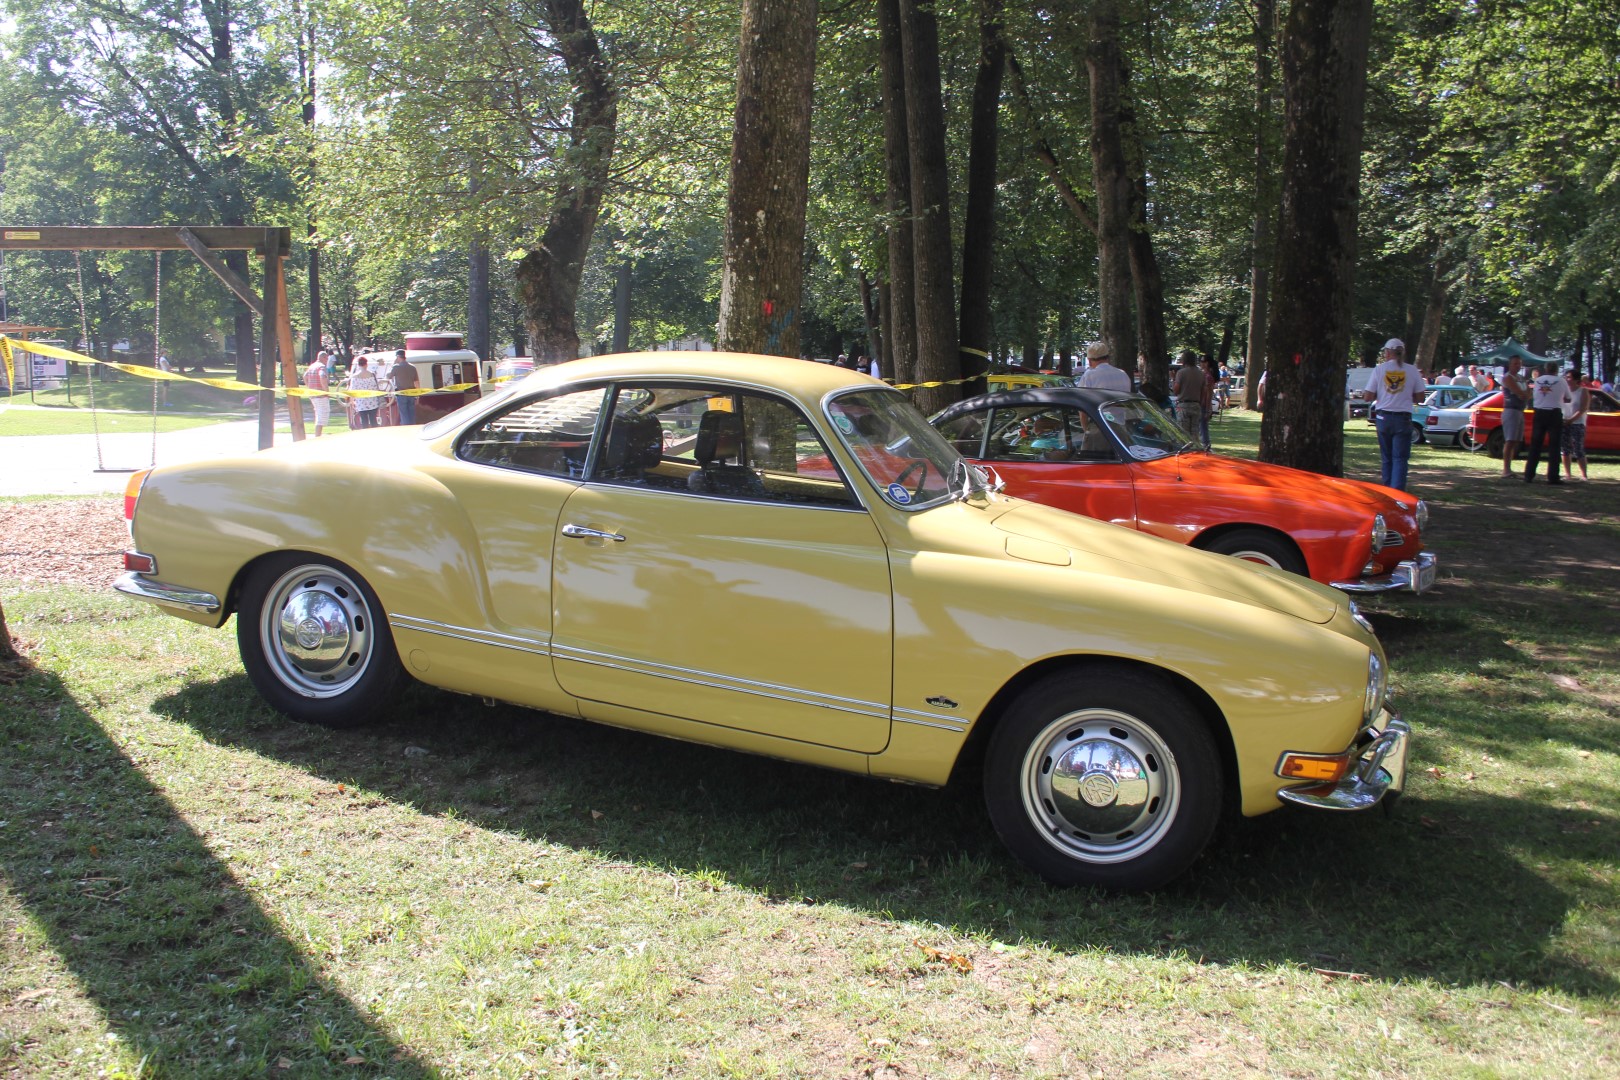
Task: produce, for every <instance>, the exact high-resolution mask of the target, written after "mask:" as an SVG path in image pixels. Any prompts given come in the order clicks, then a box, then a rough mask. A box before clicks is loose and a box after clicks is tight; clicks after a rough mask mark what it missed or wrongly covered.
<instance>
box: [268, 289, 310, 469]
mask: <svg viewBox="0 0 1620 1080" xmlns="http://www.w3.org/2000/svg"><path fill="white" fill-rule="evenodd" d="M273 261H274V262H275V264H276V301H277V302H276V338H277V339H278V340H279V341H280V343H281V385H283V386H297V385H298V361H297V360H296V359H294V357H293V336H292V313H291V312H290V311H288V309H287V260H286V259H279V258H278V259H275V260H273ZM287 421H288V423H290V424H291V425H292V437H293V442H303V441H304V401H303V399H302V398H300V397H296V396H294V395H292V394H288V395H287Z"/></svg>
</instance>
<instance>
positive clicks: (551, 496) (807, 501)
mask: <svg viewBox="0 0 1620 1080" xmlns="http://www.w3.org/2000/svg"><path fill="white" fill-rule="evenodd" d="M126 506H127V508H128V509H127V513H128V515H129V517H130V519H131V520H130V529H131V536H132V538H133V545H134V548H133V550H132V551H131V552H129V553H128V554H127V555H126V562H125V566H126V569H127V571H128V572H127V573H125V574H124V575H123V576H122V577H121V578H120V579H119V580H118V583H117V588H118V589H119V590H120V591H122V592H124V593H126V594H128V595H130V596H133V597H138V598H140V599H143V600H148V601H151V602H153V603H156V604H159V605H161V606H162V607H163V608H164V609H166V610H168V611H170V612H172V613H174V614H176V615H179V616H181V617H183V618H186V619H190V620H192V621H194V622H198V623H202V624H203V625H205V626H214V627H217V626H220V625H222V624H223V623H224V622H225V621H226V619H227V618H228V617H229V616H230V615H231V614H232V613H233V612H235V613H236V614H237V624H236V625H237V638H238V641H239V644H240V647H241V652H242V661H243V664H244V665H245V667H246V669H247V673H248V675H249V677H250V678H251V679H252V681H253V683H254V685H255V686H256V687H257V688H258V690H259V692H260V693H261V694H262V695H263V696H264V697H265V698H266V699H267V700H268V701H269V703H270V704H271V705H272V706H274V707H275V708H276V709H278V710H280V711H281V712H283V713H285V714H287V715H288V716H290V717H292V718H294V719H296V720H301V721H308V722H312V723H317V724H326V725H330V726H333V727H343V726H350V725H354V724H359V723H363V722H365V721H368V720H371V719H374V718H376V717H378V716H380V715H382V714H384V713H386V712H387V710H388V708H389V704H390V699H391V697H392V696H393V694H394V691H395V690H396V689H397V688H398V687H399V686H400V685H401V683H402V681H403V678H404V676H405V675H407V674H408V675H410V676H411V677H413V678H415V679H418V680H421V681H422V682H425V683H429V684H431V685H433V686H438V687H442V688H444V689H446V690H453V691H458V692H460V693H465V694H474V695H478V696H481V697H486V698H491V699H498V700H501V701H507V702H515V703H518V704H521V705H526V706H531V707H533V708H536V709H542V710H545V711H547V712H551V713H557V714H563V715H568V716H578V717H584V718H586V719H589V720H595V721H600V722H602V723H607V724H616V725H621V726H624V727H630V728H636V729H640V730H644V731H650V732H656V733H658V734H662V735H669V736H674V737H676V738H682V739H691V740H696V741H699V742H704V743H711V744H714V745H718V746H726V747H731V748H734V749H738V750H747V751H752V752H754V753H760V754H769V755H773V756H776V757H781V758H788V759H791V760H794V761H802V762H809V763H813V764H817V765H825V766H828V767H831V768H836V769H844V770H847V771H849V772H855V773H862V774H866V775H870V776H875V777H886V778H889V779H893V780H903V781H909V782H913V783H919V784H930V785H939V784H944V783H946V782H947V781H948V780H949V779H950V778H951V776H952V773H953V771H955V770H956V769H957V767H958V766H959V764H961V763H963V762H965V761H972V762H981V761H982V764H983V772H984V791H985V798H986V802H987V804H988V808H989V813H990V817H991V818H992V820H993V821H994V824H995V827H996V829H997V831H998V832H999V834H1000V835H1001V837H1002V839H1003V840H1004V841H1005V842H1006V844H1007V846H1008V847H1009V848H1010V849H1011V850H1012V851H1013V853H1014V854H1016V855H1017V857H1018V858H1019V859H1021V860H1022V861H1023V862H1024V863H1026V864H1027V865H1028V866H1029V867H1030V868H1032V869H1033V870H1034V871H1035V872H1036V873H1038V874H1040V875H1041V876H1042V877H1044V878H1046V879H1048V880H1049V881H1052V882H1056V883H1062V884H1092V885H1101V886H1106V887H1111V888H1119V889H1144V888H1151V887H1153V886H1156V885H1159V884H1161V883H1163V882H1165V881H1167V880H1169V879H1170V878H1172V877H1174V876H1175V875H1177V874H1179V873H1181V872H1182V871H1184V870H1185V869H1186V868H1187V867H1188V866H1189V865H1190V864H1191V863H1192V862H1193V860H1194V859H1195V858H1196V857H1197V856H1198V854H1199V852H1200V850H1201V849H1202V848H1203V847H1204V845H1205V843H1206V841H1207V840H1208V839H1209V837H1210V835H1211V833H1212V831H1213V830H1214V828H1215V825H1216V822H1217V821H1219V820H1220V819H1221V817H1222V812H1223V811H1224V810H1226V809H1229V808H1230V809H1237V810H1240V811H1241V812H1242V813H1244V814H1247V815H1256V814H1263V813H1266V812H1267V811H1270V810H1275V809H1277V808H1278V807H1280V806H1281V805H1283V803H1284V802H1291V803H1296V804H1300V805H1304V806H1308V807H1318V808H1324V809H1338V810H1359V809H1365V808H1367V807H1370V806H1373V805H1375V804H1376V803H1378V802H1379V801H1380V800H1381V799H1384V798H1387V797H1393V796H1394V795H1396V794H1398V793H1399V792H1400V790H1401V788H1402V785H1403V783H1404V780H1405V772H1406V757H1407V748H1408V739H1409V731H1408V728H1407V726H1406V725H1405V724H1403V723H1402V722H1401V721H1400V719H1399V718H1397V717H1395V716H1393V715H1392V714H1391V713H1390V712H1389V711H1388V710H1387V709H1386V708H1385V701H1384V697H1385V682H1386V671H1385V662H1384V653H1383V650H1382V648H1381V647H1380V646H1379V643H1378V640H1377V638H1376V637H1375V636H1374V635H1373V633H1372V632H1371V628H1370V626H1369V625H1368V623H1367V621H1366V620H1365V619H1364V618H1363V617H1362V616H1361V615H1360V614H1359V613H1358V612H1357V611H1356V610H1355V607H1354V605H1353V604H1352V603H1351V602H1350V601H1349V600H1348V599H1347V598H1346V597H1345V596H1344V595H1342V594H1341V593H1338V592H1335V591H1334V590H1332V589H1329V588H1327V587H1325V586H1322V585H1317V584H1314V583H1312V582H1310V581H1308V580H1306V579H1304V578H1300V577H1296V576H1294V575H1291V574H1285V573H1282V572H1280V571H1274V570H1271V569H1269V568H1266V567H1261V566H1257V565H1254V564H1249V563H1243V562H1239V561H1237V560H1234V559H1229V558H1225V557H1223V556H1219V555H1211V554H1207V553H1205V552H1202V551H1196V550H1193V549H1191V548H1187V547H1184V546H1182V545H1179V544H1174V543H1171V542H1169V541H1165V540H1160V539H1156V538H1154V537H1150V536H1146V535H1143V534H1141V533H1137V532H1133V531H1131V530H1129V529H1123V528H1119V527H1117V526H1113V525H1108V524H1104V523H1101V522H1097V521H1092V520H1089V519H1086V518H1082V517H1079V516H1077V515H1073V514H1069V513H1066V512H1064V511H1061V510H1055V509H1052V508H1049V507H1045V506H1039V505H1036V504H1034V503H1027V502H1023V501H1021V500H1018V499H1013V498H1008V497H1005V496H1003V495H1001V494H1000V493H999V492H998V491H997V490H996V484H995V483H994V477H993V476H992V475H987V474H986V473H984V472H981V471H980V470H978V469H975V468H973V467H971V466H969V465H968V464H967V463H965V462H964V461H963V460H962V459H961V458H960V457H959V456H958V455H957V453H956V452H955V450H953V449H952V447H951V446H950V444H949V443H947V442H946V441H945V440H944V439H943V438H942V437H941V436H940V435H939V434H938V433H937V432H936V431H935V430H934V429H933V428H931V427H930V426H929V425H928V423H927V421H926V420H924V419H923V417H922V415H921V414H920V413H918V412H917V411H916V409H915V408H914V407H913V406H912V405H911V403H910V401H909V400H908V399H907V397H906V395H905V394H904V393H902V392H901V391H899V390H896V389H894V388H893V387H890V386H888V385H885V384H884V383H882V382H879V381H877V380H875V379H871V378H868V377H866V376H864V375H858V374H855V373H853V372H850V371H845V370H841V369H838V368H834V367H830V366H826V365H821V364H816V363H811V362H807V361H801V360H792V359H783V358H779V357H763V356H744V355H735V354H726V353H672V352H660V353H645V354H638V355H625V356H611V357H604V358H599V359H591V360H580V361H576V362H573V363H569V364H563V365H559V366H556V367H550V368H542V369H540V370H538V371H536V372H535V373H534V374H533V375H531V376H529V377H527V378H525V379H523V380H522V381H520V382H516V383H511V384H508V385H506V386H505V387H503V388H501V389H500V390H498V391H496V392H494V393H492V394H490V395H488V396H486V397H484V398H483V399H482V400H479V401H475V402H473V403H471V404H469V405H468V406H466V407H465V408H463V409H461V410H459V411H457V412H455V413H453V414H451V415H449V416H446V417H444V418H442V419H440V420H437V421H435V422H434V423H432V424H429V425H428V426H426V427H406V428H380V429H374V430H369V431H363V432H359V433H355V434H351V435H344V436H337V437H328V438H323V439H319V440H308V441H305V442H302V443H299V444H295V445H293V446H290V447H285V448H280V449H275V450H269V451H264V452H262V453H256V454H250V455H246V456H242V457H235V458H227V459H221V460H215V461H211V462H204V463H197V464H188V465H172V466H165V467H161V468H158V469H154V470H152V471H151V472H149V473H147V474H145V475H144V476H142V477H139V478H137V479H136V480H134V481H132V482H131V484H130V489H129V498H128V499H126Z"/></svg>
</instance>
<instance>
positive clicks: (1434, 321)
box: [1412, 250, 1451, 374]
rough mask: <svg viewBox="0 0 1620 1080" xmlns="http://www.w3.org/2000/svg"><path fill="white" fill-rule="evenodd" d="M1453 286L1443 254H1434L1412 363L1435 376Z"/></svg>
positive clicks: (1437, 251) (1438, 252)
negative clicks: (1448, 300) (1441, 334)
mask: <svg viewBox="0 0 1620 1080" xmlns="http://www.w3.org/2000/svg"><path fill="white" fill-rule="evenodd" d="M1450 292H1451V285H1450V283H1449V282H1448V281H1447V280H1446V267H1445V264H1444V262H1443V261H1442V259H1441V253H1440V251H1439V250H1436V251H1435V253H1434V267H1433V269H1432V270H1431V271H1430V272H1429V291H1428V297H1427V299H1426V300H1425V302H1424V305H1423V329H1422V330H1421V331H1419V332H1418V343H1417V352H1416V353H1415V354H1414V355H1413V357H1412V362H1413V363H1414V364H1416V365H1417V367H1418V370H1420V371H1423V372H1427V373H1429V374H1433V373H1434V371H1435V364H1436V355H1437V354H1438V353H1439V351H1440V331H1441V329H1442V328H1443V327H1444V325H1445V321H1446V297H1447V295H1448V294H1449V293H1450Z"/></svg>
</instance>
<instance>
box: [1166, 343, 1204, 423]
mask: <svg viewBox="0 0 1620 1080" xmlns="http://www.w3.org/2000/svg"><path fill="white" fill-rule="evenodd" d="M1176 365H1177V366H1176V374H1175V376H1174V377H1173V378H1172V379H1171V380H1170V394H1171V396H1172V397H1174V398H1175V401H1176V423H1178V424H1180V425H1181V430H1183V431H1185V432H1186V433H1187V434H1188V436H1189V437H1191V438H1193V439H1195V440H1196V439H1198V428H1199V425H1200V424H1201V423H1202V422H1203V419H1204V373H1203V372H1202V371H1200V370H1199V369H1198V356H1197V354H1195V353H1194V352H1193V351H1192V350H1191V349H1183V350H1181V355H1180V356H1178V357H1176Z"/></svg>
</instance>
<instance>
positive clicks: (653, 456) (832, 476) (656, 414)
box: [591, 385, 856, 506]
mask: <svg viewBox="0 0 1620 1080" xmlns="http://www.w3.org/2000/svg"><path fill="white" fill-rule="evenodd" d="M591 481H592V482H593V483H605V484H616V485H625V486H632V487H644V488H652V489H654V490H663V491H672V492H680V493H683V494H687V495H698V496H706V497H714V498H724V499H748V500H753V501H759V502H773V503H796V504H801V505H809V506H854V505H856V502H855V498H854V496H853V494H852V493H851V492H850V490H849V487H848V485H847V484H845V482H844V478H843V476H842V475H841V474H840V473H839V471H838V469H837V467H836V466H835V465H834V464H833V463H832V458H831V456H830V455H829V454H828V453H827V448H826V447H825V445H823V444H822V442H821V439H820V437H819V436H818V435H817V434H816V431H815V429H814V428H812V427H811V426H810V423H809V421H808V420H806V419H805V417H804V415H803V414H802V413H800V412H799V410H798V409H797V408H795V407H794V406H792V405H790V404H788V403H787V402H785V401H782V400H780V399H777V398H772V397H767V396H765V395H762V394H752V393H738V392H736V391H734V390H731V389H729V388H721V387H703V386H690V385H687V386H621V387H620V388H619V390H618V392H617V394H616V395H615V396H614V401H613V408H612V410H611V415H610V421H609V426H608V431H607V438H606V439H605V440H604V442H603V445H602V452H601V454H600V456H599V458H598V460H597V463H596V466H595V470H594V471H593V472H592V474H591Z"/></svg>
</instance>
